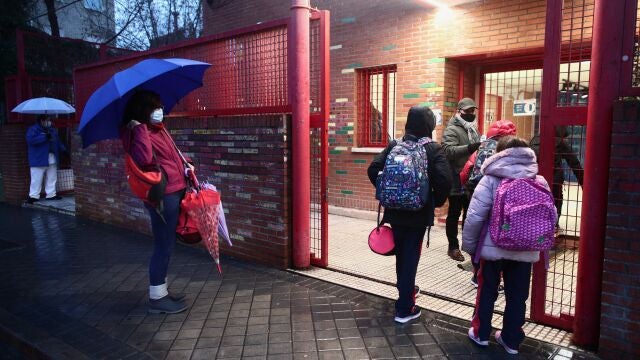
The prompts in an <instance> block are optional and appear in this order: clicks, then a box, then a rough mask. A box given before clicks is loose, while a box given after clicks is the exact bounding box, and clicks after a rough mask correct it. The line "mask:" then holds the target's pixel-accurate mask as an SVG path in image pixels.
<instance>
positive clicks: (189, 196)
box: [181, 172, 222, 273]
mask: <svg viewBox="0 0 640 360" xmlns="http://www.w3.org/2000/svg"><path fill="white" fill-rule="evenodd" d="M189 175H190V178H191V180H192V182H193V184H194V187H193V188H191V189H190V190H189V191H188V192H187V193H186V194H185V196H184V199H182V203H181V208H182V211H187V213H188V214H189V216H191V217H192V218H193V219H194V220H195V222H196V227H197V228H198V232H199V233H200V236H201V237H202V241H203V242H204V245H205V247H206V248H207V251H209V254H210V255H211V257H212V258H213V261H215V263H216V266H217V267H218V272H220V273H222V268H221V266H220V247H219V243H218V215H219V214H218V211H219V209H220V207H219V205H220V194H219V193H218V192H217V191H215V190H212V189H208V188H206V187H201V186H200V184H199V183H198V180H197V179H196V178H195V175H194V174H193V172H190V173H189Z"/></svg>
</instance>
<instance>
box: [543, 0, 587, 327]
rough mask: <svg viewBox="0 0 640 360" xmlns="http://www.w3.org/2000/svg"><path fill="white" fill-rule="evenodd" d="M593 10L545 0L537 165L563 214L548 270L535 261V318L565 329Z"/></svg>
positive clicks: (573, 269) (571, 307)
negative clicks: (545, 19) (543, 54)
mask: <svg viewBox="0 0 640 360" xmlns="http://www.w3.org/2000/svg"><path fill="white" fill-rule="evenodd" d="M593 14H594V3H593V0H571V1H548V2H547V22H546V27H545V57H544V68H543V82H542V99H541V100H542V101H541V103H542V104H541V117H540V126H539V134H540V152H539V164H540V173H541V174H542V175H543V176H544V177H545V178H546V179H547V181H548V182H549V184H550V185H551V187H552V189H553V192H554V197H555V198H556V206H557V207H559V208H560V209H561V216H560V218H559V223H558V225H559V228H558V236H557V242H556V247H555V248H554V249H553V251H552V253H551V261H550V266H549V269H548V270H546V271H545V268H544V263H543V262H538V263H537V264H535V265H534V269H533V281H532V289H531V318H532V320H534V321H536V322H540V323H544V324H549V325H552V326H556V327H560V328H563V329H567V330H572V329H573V322H574V316H575V304H576V288H577V267H578V257H579V251H578V246H577V244H578V243H579V241H580V227H581V222H580V220H581V212H582V171H581V165H580V164H584V155H585V149H586V146H585V141H586V125H587V106H588V103H589V73H590V64H591V63H590V58H591V33H592V24H593ZM570 157H571V158H572V160H568V161H566V162H565V160H567V159H569V158H570ZM560 158H563V159H564V160H561V161H557V159H560ZM567 163H568V166H567ZM578 166H579V167H580V169H578V168H577V167H578ZM571 168H573V170H571ZM563 180H564V181H563Z"/></svg>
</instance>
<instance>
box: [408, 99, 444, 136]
mask: <svg viewBox="0 0 640 360" xmlns="http://www.w3.org/2000/svg"><path fill="white" fill-rule="evenodd" d="M435 126H436V117H435V115H433V111H431V109H429V108H428V107H426V106H412V107H411V109H409V114H408V115H407V124H406V125H405V126H404V131H405V132H406V133H407V134H409V135H413V136H416V137H419V138H421V137H424V136H429V137H431V132H432V131H433V128H435Z"/></svg>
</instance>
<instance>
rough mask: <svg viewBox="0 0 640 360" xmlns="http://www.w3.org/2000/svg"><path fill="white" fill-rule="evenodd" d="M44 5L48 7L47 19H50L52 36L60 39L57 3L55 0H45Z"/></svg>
mask: <svg viewBox="0 0 640 360" xmlns="http://www.w3.org/2000/svg"><path fill="white" fill-rule="evenodd" d="M44 4H45V5H46V6H47V18H48V19H49V26H50V27H51V35H52V36H55V37H60V26H59V25H58V15H57V14H56V2H55V0H44Z"/></svg>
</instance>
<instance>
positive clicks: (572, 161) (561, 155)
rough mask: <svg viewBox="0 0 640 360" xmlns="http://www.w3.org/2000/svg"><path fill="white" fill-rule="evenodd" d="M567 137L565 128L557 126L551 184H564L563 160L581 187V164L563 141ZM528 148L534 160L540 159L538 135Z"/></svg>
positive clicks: (569, 146) (582, 174)
mask: <svg viewBox="0 0 640 360" xmlns="http://www.w3.org/2000/svg"><path fill="white" fill-rule="evenodd" d="M568 136H569V133H568V130H567V128H566V127H563V126H558V127H556V130H555V149H554V157H553V183H554V184H562V183H564V180H565V178H564V168H563V166H562V160H563V159H564V160H565V161H566V162H567V165H569V168H571V170H572V171H573V174H574V175H575V176H576V179H577V180H578V184H580V186H582V181H583V178H584V171H583V170H582V164H581V163H580V160H579V159H578V156H577V155H576V153H575V152H574V151H573V149H572V148H571V145H569V143H567V141H566V140H565V139H566V138H567V137H568ZM529 146H530V147H531V148H532V149H533V151H534V152H535V154H536V158H537V159H538V161H539V159H540V135H535V136H534V137H533V138H532V139H531V141H530V142H529Z"/></svg>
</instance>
